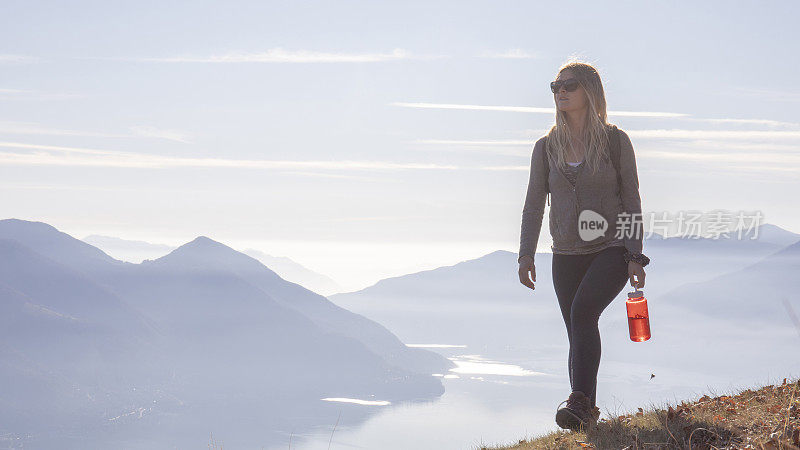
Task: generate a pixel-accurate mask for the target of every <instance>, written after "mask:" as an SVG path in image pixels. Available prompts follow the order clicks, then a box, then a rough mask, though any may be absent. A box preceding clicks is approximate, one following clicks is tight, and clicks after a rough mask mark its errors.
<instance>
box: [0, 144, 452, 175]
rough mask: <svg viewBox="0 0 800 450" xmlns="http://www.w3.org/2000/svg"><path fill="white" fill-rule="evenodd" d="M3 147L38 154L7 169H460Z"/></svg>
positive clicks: (4, 156)
mask: <svg viewBox="0 0 800 450" xmlns="http://www.w3.org/2000/svg"><path fill="white" fill-rule="evenodd" d="M0 147H5V148H17V149H25V150H34V152H33V153H12V152H0V164H4V165H58V166H96V167H126V168H140V169H164V168H179V167H209V168H238V169H329V170H403V169H420V170H430V169H433V170H457V169H460V167H459V166H454V165H442V164H429V163H393V162H388V161H280V160H245V159H222V158H183V157H172V156H162V155H150V154H145V153H132V152H117V151H109V150H100V149H90V148H77V147H62V146H54V145H39V144H26V143H20V142H0Z"/></svg>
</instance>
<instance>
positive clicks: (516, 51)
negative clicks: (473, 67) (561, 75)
mask: <svg viewBox="0 0 800 450" xmlns="http://www.w3.org/2000/svg"><path fill="white" fill-rule="evenodd" d="M479 56H480V57H481V58H505V59H532V58H538V57H539V55H538V54H534V53H529V52H527V51H525V50H522V49H521V48H513V49H509V50H506V51H504V52H484V53H482V54H480V55H479Z"/></svg>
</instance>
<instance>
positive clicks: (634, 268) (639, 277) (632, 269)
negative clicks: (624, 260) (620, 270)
mask: <svg viewBox="0 0 800 450" xmlns="http://www.w3.org/2000/svg"><path fill="white" fill-rule="evenodd" d="M634 275H635V276H636V280H634V278H633V277H634ZM644 277H645V273H644V267H642V265H641V264H639V263H637V262H633V261H628V278H629V280H630V282H631V286H633V287H634V288H638V289H641V288H643V287H644ZM634 281H638V283H637V284H634Z"/></svg>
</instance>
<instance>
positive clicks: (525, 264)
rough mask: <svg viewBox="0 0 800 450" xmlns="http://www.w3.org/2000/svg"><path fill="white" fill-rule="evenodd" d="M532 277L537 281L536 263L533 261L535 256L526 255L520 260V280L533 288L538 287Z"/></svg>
mask: <svg viewBox="0 0 800 450" xmlns="http://www.w3.org/2000/svg"><path fill="white" fill-rule="evenodd" d="M531 279H533V281H536V265H535V264H534V263H533V258H531V257H530V256H528V255H525V256H523V257H522V258H520V260H519V282H520V283H522V284H524V285H525V286H527V287H529V288H531V289H536V288H535V287H534V286H533V282H532V281H531Z"/></svg>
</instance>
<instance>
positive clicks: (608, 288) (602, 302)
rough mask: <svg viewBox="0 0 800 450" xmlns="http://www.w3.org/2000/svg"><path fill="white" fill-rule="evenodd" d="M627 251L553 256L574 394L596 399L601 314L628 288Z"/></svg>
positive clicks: (616, 247)
mask: <svg viewBox="0 0 800 450" xmlns="http://www.w3.org/2000/svg"><path fill="white" fill-rule="evenodd" d="M624 252H625V247H622V246H614V247H608V248H606V249H604V250H601V251H599V252H595V253H590V254H586V255H561V254H557V253H554V254H553V268H552V273H553V286H555V290H556V296H557V297H558V303H559V305H560V306H561V315H562V316H563V317H564V323H565V324H566V326H567V336H568V337H569V382H570V385H571V386H572V390H573V391H581V392H583V393H584V394H585V395H586V396H587V397H589V398H590V399H591V400H592V406H595V400H596V398H597V392H596V391H597V389H596V388H597V371H598V369H599V367H600V330H599V329H598V327H597V323H598V321H599V320H600V314H601V313H602V312H603V310H604V309H605V308H606V306H608V305H609V304H610V303H611V301H612V300H614V299H615V298H616V297H617V295H618V294H619V293H620V291H622V289H623V288H624V287H625V284H626V282H627V281H628V264H627V263H626V262H625V260H624V259H623V256H622V255H623V253H624Z"/></svg>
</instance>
